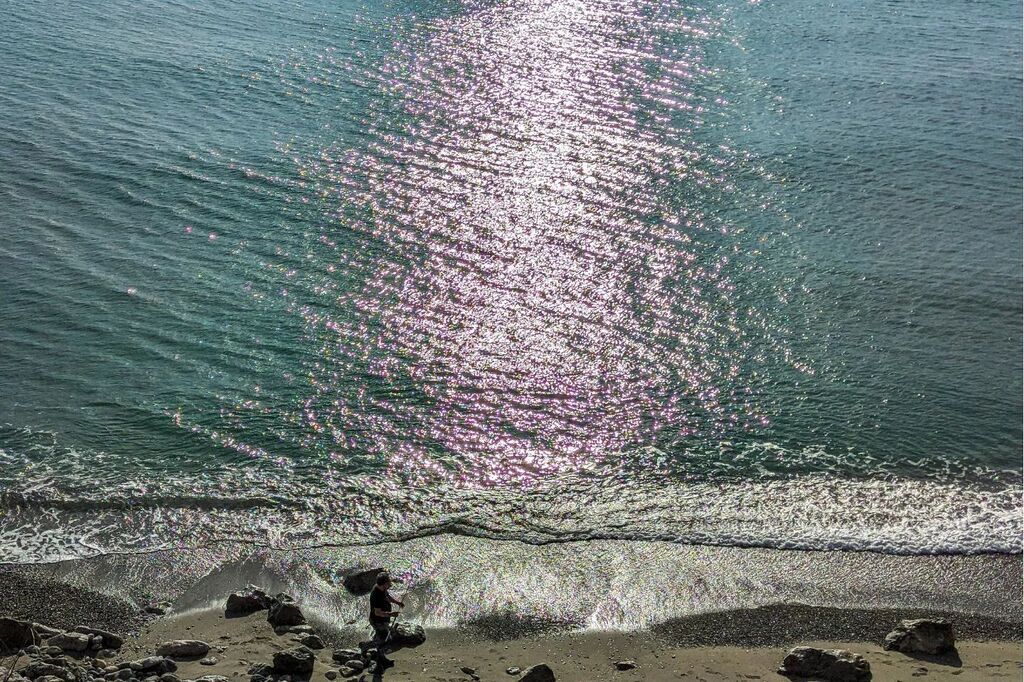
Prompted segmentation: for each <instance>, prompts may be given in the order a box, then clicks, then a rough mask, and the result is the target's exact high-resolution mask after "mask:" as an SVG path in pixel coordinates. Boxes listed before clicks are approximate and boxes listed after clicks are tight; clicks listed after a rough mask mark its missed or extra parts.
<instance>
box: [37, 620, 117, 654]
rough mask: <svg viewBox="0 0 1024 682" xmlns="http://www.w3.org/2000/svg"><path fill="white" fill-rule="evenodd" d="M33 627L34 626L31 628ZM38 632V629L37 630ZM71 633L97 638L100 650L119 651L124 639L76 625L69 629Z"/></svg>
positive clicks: (104, 631) (103, 631) (97, 629)
mask: <svg viewBox="0 0 1024 682" xmlns="http://www.w3.org/2000/svg"><path fill="white" fill-rule="evenodd" d="M33 627H35V626H33ZM37 631H38V628H37ZM71 631H72V632H80V633H82V634H83V635H89V636H90V637H99V638H100V640H101V644H102V646H100V647H98V648H102V649H120V648H121V646H122V645H123V644H124V639H123V638H121V637H120V636H118V635H115V634H114V633H113V632H107V631H106V630H100V629H99V628H91V627H88V626H86V625H76V626H75V627H73V628H72V629H71Z"/></svg>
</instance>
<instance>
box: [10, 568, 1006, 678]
mask: <svg viewBox="0 0 1024 682" xmlns="http://www.w3.org/2000/svg"><path fill="white" fill-rule="evenodd" d="M2 577H3V578H4V582H5V584H6V586H7V589H6V591H5V593H4V598H3V599H2V600H0V615H7V616H14V617H18V618H22V619H25V620H29V621H35V622H43V623H44V624H47V625H52V626H53V627H56V628H57V629H71V628H73V627H74V625H75V624H82V625H91V626H102V627H104V628H107V629H110V630H112V631H114V632H117V633H118V634H120V635H123V636H124V638H125V641H124V644H123V646H121V647H120V648H119V649H117V650H116V651H110V652H109V653H107V654H105V655H104V657H103V658H101V659H97V660H96V663H95V669H96V671H97V674H103V673H102V671H103V669H104V668H105V669H106V671H107V673H106V674H108V675H109V674H112V671H113V668H111V667H110V666H117V665H119V664H126V663H127V662H131V661H138V660H140V659H144V658H146V657H149V656H153V655H154V653H155V652H156V650H157V649H158V648H159V646H160V645H161V644H162V643H164V642H168V641H171V640H183V639H187V640H200V641H203V642H206V643H208V644H209V646H210V651H209V653H208V658H207V659H206V660H204V661H203V662H200V660H201V657H198V656H197V657H193V658H176V659H175V661H176V665H177V669H176V670H175V671H174V673H173V678H172V677H169V676H165V677H164V678H160V679H161V680H162V682H174V680H175V679H177V680H195V679H198V678H201V677H204V676H209V675H220V676H223V677H224V678H227V680H229V681H231V680H235V679H238V680H240V682H241V681H248V680H249V679H250V676H251V672H250V671H251V669H252V667H253V666H254V665H257V664H270V663H272V661H273V656H274V654H275V652H278V651H283V650H286V649H292V648H295V647H297V646H299V643H298V641H297V640H298V638H299V635H296V634H294V633H285V634H277V633H275V629H274V628H273V627H272V625H271V624H270V623H269V622H268V619H267V611H265V610H261V611H257V612H255V613H251V614H248V615H244V616H239V617H228V616H226V614H225V610H224V600H223V598H221V599H218V600H210V601H209V602H208V603H207V604H205V605H203V606H194V605H193V606H189V607H181V606H180V605H179V606H176V605H174V604H171V605H170V607H169V610H168V612H167V613H166V614H165V615H153V614H146V613H144V612H142V611H140V610H139V609H138V608H137V606H136V605H133V604H131V603H129V602H127V601H125V600H123V599H120V598H116V597H112V596H109V595H105V594H101V593H98V592H95V591H93V590H90V589H87V588H83V587H81V586H72V585H68V584H66V583H62V582H57V581H52V580H47V579H44V578H40V577H38V576H32V575H29V574H26V573H22V572H19V571H15V570H8V571H5V572H3V573H2ZM223 596H224V597H226V595H223ZM1004 596H1005V598H1006V599H1009V600H1015V599H1017V598H1018V596H1017V595H1012V594H1007V595H1004ZM350 598H351V599H353V600H355V601H360V600H362V601H365V600H366V598H365V597H350ZM181 603H182V604H184V603H185V602H184V601H183V602H181ZM299 606H302V604H301V602H300V603H299ZM916 617H935V618H938V617H942V618H946V619H948V620H949V621H950V622H951V623H952V624H953V628H954V631H955V633H956V636H957V642H956V650H955V651H954V652H951V653H948V654H945V655H942V656H929V655H923V654H905V653H900V652H896V651H885V650H883V648H882V646H881V644H882V640H883V638H884V636H885V634H886V633H887V632H888V631H889V630H890V629H891V628H892V627H893V626H895V625H896V624H897V623H898V622H899V621H900V620H901V619H903V618H916ZM309 622H310V626H311V627H312V629H313V631H314V632H315V633H316V634H317V635H318V636H319V637H321V638H322V639H323V641H324V644H325V646H324V648H322V649H318V650H316V651H315V652H314V653H315V657H316V660H315V663H314V668H313V672H312V674H311V676H310V677H309V680H310V681H311V682H325V681H328V680H331V679H346V678H345V677H344V676H343V673H344V671H343V670H342V671H341V672H342V675H339V674H338V673H339V670H341V665H340V664H339V663H338V662H336V661H335V660H333V657H332V654H333V652H334V650H336V649H338V648H346V647H353V646H355V645H356V644H357V643H358V642H359V641H360V640H364V639H366V638H367V637H368V635H369V632H368V629H367V628H366V627H365V625H364V622H363V620H361V619H349V620H348V621H345V622H335V623H332V622H326V621H324V620H323V619H322V618H318V617H316V616H313V617H311V618H310V621H309ZM1020 641H1021V624H1020V623H1019V622H1015V621H1013V620H1012V619H1011V620H1006V619H1002V618H992V617H986V616H982V615H978V614H958V613H936V612H932V611H929V610H926V609H920V610H914V609H873V610H871V609H844V608H825V607H814V606H806V605H799V604H780V605H773V606H765V607H760V608H755V609H741V610H731V611H722V612H713V613H704V614H699V615H694V616H688V617H684V618H676V619H672V620H670V621H667V622H663V623H660V624H658V625H655V626H652V627H649V628H646V629H642V630H636V631H602V630H594V629H589V630H588V629H580V628H578V627H573V626H566V625H565V624H557V623H550V622H544V621H542V620H531V619H523V618H521V617H508V618H504V617H491V618H487V619H480V620H478V621H475V622H472V623H467V624H465V625H463V626H460V627H455V628H427V629H426V642H425V643H424V644H422V645H421V646H419V647H417V648H413V649H403V650H400V651H398V652H395V653H394V654H392V658H393V659H394V660H395V662H396V665H395V666H394V667H393V668H392V669H390V670H387V671H386V672H385V674H384V675H383V676H382V678H378V679H384V680H388V679H390V680H407V681H409V682H472V681H473V680H474V676H475V678H476V679H479V680H495V681H497V680H509V681H513V680H517V679H519V678H520V677H521V673H519V672H516V670H515V669H519V670H520V671H524V670H526V669H528V668H529V667H530V666H533V665H537V664H541V663H544V664H547V665H548V666H550V668H551V669H552V671H553V672H554V674H555V676H556V679H557V680H559V681H560V682H588V681H589V682H592V681H598V680H623V681H634V680H635V681H637V682H639V681H641V680H642V681H645V682H648V681H650V682H662V681H668V680H694V681H700V680H703V681H705V682H710V681H711V680H783V679H786V678H784V677H782V676H780V675H779V674H778V673H777V672H776V671H777V668H778V666H779V664H780V663H781V661H782V659H783V658H784V657H785V655H786V653H787V651H789V649H790V648H791V647H793V646H797V645H807V646H814V647H819V648H823V649H847V650H850V651H852V652H854V653H857V654H860V655H862V656H863V657H864V659H865V660H866V661H867V662H868V663H869V664H870V667H871V672H872V675H873V677H872V679H874V680H879V681H895V680H904V681H909V680H912V679H917V678H923V679H930V680H944V679H950V680H953V679H957V680H1007V679H1020V678H1021V675H1022V673H1021V671H1022V667H1024V659H1022V655H1021V643H1020ZM67 655H68V656H69V658H70V659H75V658H78V659H82V658H83V657H82V655H80V654H67ZM211 657H212V659H215V660H211ZM89 658H90V656H88V655H87V656H85V657H84V659H85V661H84V662H89V660H88V659H89ZM10 660H11V659H7V661H8V663H9V662H10ZM33 660H34V659H33ZM29 661H30V658H28V657H23V658H22V659H21V660H20V661H19V664H18V666H19V667H22V668H23V667H24V666H25V665H26V664H27V663H29ZM624 661H628V662H630V664H631V665H632V666H633V667H631V668H630V669H628V670H619V669H618V668H617V665H616V664H617V663H619V662H624ZM80 662H82V661H80ZM509 669H512V670H513V672H512V673H509V672H508V671H509ZM468 670H471V671H472V672H471V673H470V672H467V671H468ZM95 679H102V678H95ZM133 679H134V678H133ZM140 679H143V678H142V677H141V676H140ZM152 679H153V680H156V679H157V678H156V677H153V678H152ZM292 679H304V678H303V677H302V676H295V677H293V678H292ZM351 679H365V680H367V681H369V680H372V679H375V678H373V676H372V675H370V674H366V673H364V674H363V675H356V676H353V677H352V678H351ZM211 682H213V680H211ZM216 682H222V681H221V680H217V681H216Z"/></svg>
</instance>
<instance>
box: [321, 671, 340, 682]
mask: <svg viewBox="0 0 1024 682" xmlns="http://www.w3.org/2000/svg"><path fill="white" fill-rule="evenodd" d="M324 677H326V678H327V679H329V680H336V679H338V671H337V670H328V671H327V672H325V673H324Z"/></svg>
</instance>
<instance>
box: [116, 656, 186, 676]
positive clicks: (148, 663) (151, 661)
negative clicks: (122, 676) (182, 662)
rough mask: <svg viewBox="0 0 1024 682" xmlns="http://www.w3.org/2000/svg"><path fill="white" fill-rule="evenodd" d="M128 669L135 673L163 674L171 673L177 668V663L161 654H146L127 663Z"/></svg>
mask: <svg viewBox="0 0 1024 682" xmlns="http://www.w3.org/2000/svg"><path fill="white" fill-rule="evenodd" d="M128 667H129V669H130V670H131V671H132V672H133V673H136V674H140V673H141V674H143V675H163V674H164V673H173V672H174V671H175V670H177V669H178V664H177V663H175V662H174V661H172V660H171V659H169V658H165V657H163V656H147V657H146V658H140V659H139V660H137V661H131V662H130V663H129V664H128Z"/></svg>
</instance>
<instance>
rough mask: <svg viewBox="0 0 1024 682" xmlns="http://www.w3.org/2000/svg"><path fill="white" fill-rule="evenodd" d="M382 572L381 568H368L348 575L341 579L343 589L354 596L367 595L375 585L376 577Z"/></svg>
mask: <svg viewBox="0 0 1024 682" xmlns="http://www.w3.org/2000/svg"><path fill="white" fill-rule="evenodd" d="M383 572H384V569H383V568H379V567H378V568H370V569H366V570H363V571H355V572H353V573H349V574H348V575H346V576H345V577H344V578H343V579H342V584H343V585H344V586H345V589H346V590H348V591H349V592H351V593H352V594H354V595H356V596H360V595H364V594H369V593H370V590H372V589H373V587H374V585H376V584H377V576H378V575H380V574H381V573H383Z"/></svg>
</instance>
